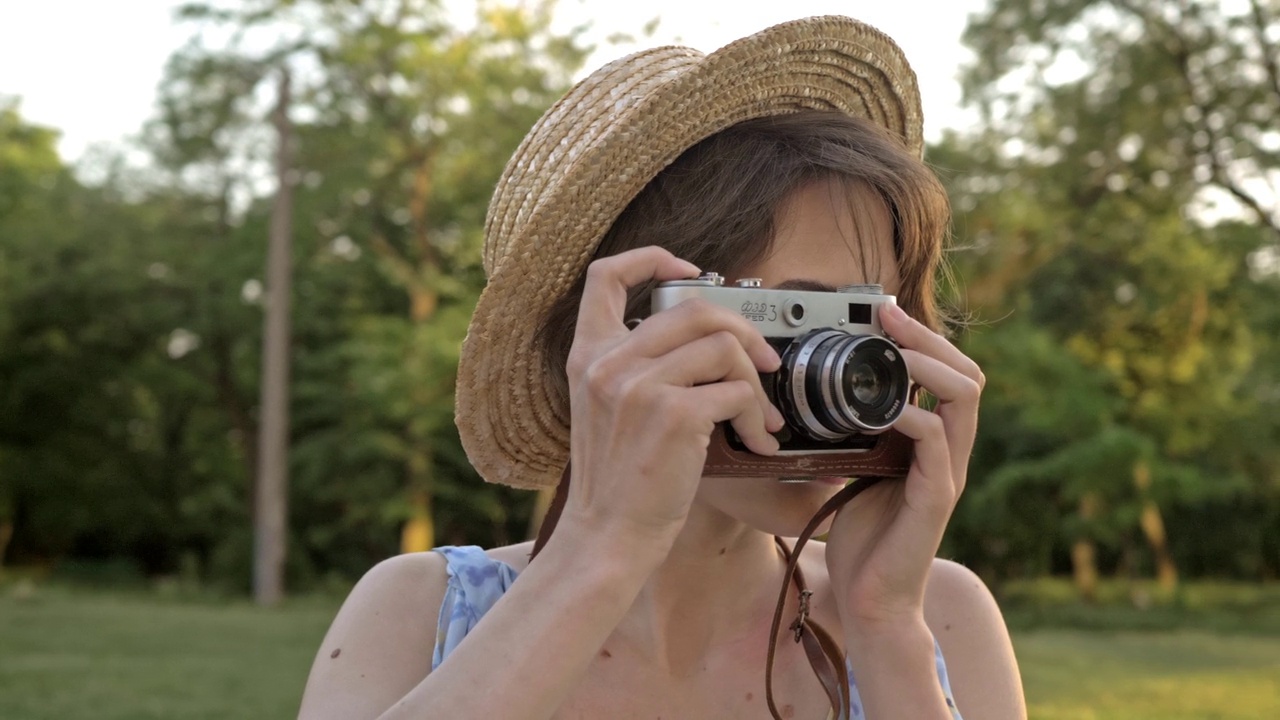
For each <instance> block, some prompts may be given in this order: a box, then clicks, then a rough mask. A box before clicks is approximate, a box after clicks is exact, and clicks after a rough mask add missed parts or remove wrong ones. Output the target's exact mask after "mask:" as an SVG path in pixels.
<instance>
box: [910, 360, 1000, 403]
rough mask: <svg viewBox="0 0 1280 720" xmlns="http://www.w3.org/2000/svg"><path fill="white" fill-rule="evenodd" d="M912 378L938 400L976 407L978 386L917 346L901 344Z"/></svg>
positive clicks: (979, 395) (978, 394) (980, 389)
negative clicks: (915, 347) (909, 346)
mask: <svg viewBox="0 0 1280 720" xmlns="http://www.w3.org/2000/svg"><path fill="white" fill-rule="evenodd" d="M902 358H903V360H905V361H906V363H907V370H908V371H909V372H910V373H911V379H912V381H914V382H916V383H918V384H919V385H920V386H921V387H923V388H924V389H925V390H928V391H929V392H930V393H932V394H933V395H934V397H936V398H938V400H939V401H940V402H942V403H956V404H959V405H962V406H964V407H965V408H973V409H974V410H977V407H978V399H979V397H981V395H982V388H981V387H979V386H978V383H977V382H976V381H975V380H974V379H973V378H971V377H969V376H968V375H965V374H964V373H962V372H960V371H959V370H957V369H956V368H955V367H953V366H951V365H948V364H947V363H945V362H943V361H942V360H939V359H938V358H935V357H932V356H930V355H926V354H925V353H923V352H920V351H919V350H912V349H910V348H905V347H904V348H902Z"/></svg>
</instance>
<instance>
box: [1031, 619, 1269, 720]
mask: <svg viewBox="0 0 1280 720" xmlns="http://www.w3.org/2000/svg"><path fill="white" fill-rule="evenodd" d="M1014 646H1015V649H1016V650H1017V653H1018V662H1019V664H1020V665H1021V666H1022V675H1023V683H1024V686H1025V689H1026V695H1027V706H1028V710H1029V714H1030V717H1031V719H1032V720H1193V719H1194V720H1211V719H1212V720H1227V719H1228V718H1229V719H1231V720H1245V719H1246V718H1247V719H1248V720H1276V718H1280V638H1275V637H1262V638H1250V637H1245V636H1239V635H1231V636H1219V635H1212V634H1208V633H1204V632H1199V631H1194V632H1166V631H1162V632H1119V633H1111V632H1107V633H1100V632H1086V631H1078V630H1034V631H1026V632H1023V633H1017V634H1015V635H1014Z"/></svg>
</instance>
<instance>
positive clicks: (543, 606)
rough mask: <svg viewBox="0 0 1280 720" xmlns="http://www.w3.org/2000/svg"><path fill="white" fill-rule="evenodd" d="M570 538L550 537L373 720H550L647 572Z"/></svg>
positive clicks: (638, 563) (563, 531) (564, 534)
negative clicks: (462, 636) (444, 652)
mask: <svg viewBox="0 0 1280 720" xmlns="http://www.w3.org/2000/svg"><path fill="white" fill-rule="evenodd" d="M572 534H574V530H572V529H570V528H566V527H563V526H562V527H561V528H558V529H557V531H556V534H555V535H553V536H552V538H551V540H550V541H549V542H548V543H547V545H546V547H545V548H543V550H542V552H541V553H540V554H539V555H538V557H537V559H536V560H534V561H533V562H531V563H530V564H529V567H528V568H526V569H525V570H524V571H522V572H521V574H520V577H519V578H518V579H517V580H516V582H515V583H513V584H512V586H511V588H510V589H509V590H508V591H507V593H506V594H505V595H504V596H503V598H502V599H501V600H499V601H498V603H497V604H495V605H494V606H493V608H492V609H491V610H490V611H489V612H488V613H487V614H486V615H485V617H484V619H483V621H482V622H480V623H479V624H478V625H476V627H475V628H474V629H473V630H472V631H471V632H470V633H469V634H468V635H467V637H466V640H465V641H464V642H463V643H462V644H460V645H459V646H458V647H457V648H456V649H455V650H454V651H453V653H451V654H450V655H449V657H448V659H447V660H446V661H445V662H444V663H442V664H441V665H440V666H439V667H438V668H436V669H435V670H434V671H432V672H431V674H430V675H428V676H427V678H426V679H425V680H423V681H422V682H421V683H419V684H418V686H417V687H415V688H414V689H413V690H412V691H411V692H410V693H409V694H408V695H406V696H405V697H404V698H402V699H401V700H400V701H399V702H397V703H396V704H395V705H394V706H392V707H391V708H390V709H389V710H387V712H385V713H384V714H383V715H382V716H381V718H383V719H384V720H398V719H400V718H413V719H414V720H423V719H430V718H449V719H452V718H459V717H502V718H511V719H512V720H521V719H523V718H531V719H532V718H539V719H541V718H547V717H550V716H551V715H552V714H553V713H554V712H555V711H556V709H557V708H558V707H559V706H560V705H561V704H562V702H563V701H564V698H565V697H566V696H567V695H568V694H569V693H570V691H571V690H572V689H573V688H574V687H575V686H576V685H577V684H578V683H579V682H580V681H581V679H582V676H583V674H584V673H585V672H586V670H587V667H588V666H589V664H590V663H591V660H592V658H593V657H595V655H596V654H597V653H598V652H599V649H600V647H601V646H602V645H603V644H604V641H605V640H606V639H607V638H608V636H609V634H610V633H611V632H612V631H613V629H614V628H615V627H616V626H617V624H618V622H619V621H620V620H621V618H622V617H623V615H624V614H625V613H626V611H627V610H628V608H629V607H630V606H631V603H632V602H633V601H634V599H635V597H636V595H637V594H638V593H639V590H640V587H641V586H642V585H643V583H644V581H645V579H646V577H647V576H648V573H649V572H650V571H651V568H650V567H648V563H647V562H646V561H644V560H637V559H636V558H635V557H631V558H630V559H628V558H626V557H624V556H623V554H622V553H621V547H619V550H613V549H610V548H608V547H601V546H600V544H599V543H594V544H593V542H592V539H591V538H582V537H577V538H575V537H570V535H572ZM633 555H634V554H633Z"/></svg>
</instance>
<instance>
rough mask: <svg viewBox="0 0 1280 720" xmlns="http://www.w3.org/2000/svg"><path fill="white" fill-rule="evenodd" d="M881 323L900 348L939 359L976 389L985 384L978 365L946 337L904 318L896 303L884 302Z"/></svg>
mask: <svg viewBox="0 0 1280 720" xmlns="http://www.w3.org/2000/svg"><path fill="white" fill-rule="evenodd" d="M880 322H881V324H882V325H884V329H885V332H887V333H889V335H890V336H892V337H893V339H894V341H895V342H897V343H898V344H899V345H901V346H902V347H904V348H910V349H912V350H917V351H919V352H921V353H924V354H926V355H930V356H932V357H935V358H937V359H939V360H941V361H942V362H944V363H946V364H947V365H950V366H951V367H953V368H955V369H956V370H957V371H959V372H960V373H961V374H963V375H964V376H965V377H968V378H969V379H971V380H973V381H974V382H976V383H978V387H979V388H981V387H982V386H983V385H984V384H985V383H986V379H985V378H984V377H983V375H982V369H981V368H979V367H978V363H976V362H974V361H973V359H972V358H970V357H969V356H968V355H965V354H964V353H963V352H961V351H960V348H958V347H956V346H955V345H952V344H951V342H950V341H948V340H947V339H946V338H944V337H942V336H941V335H939V334H938V333H936V332H934V331H933V330H930V329H929V328H928V327H926V326H925V325H924V324H922V323H920V322H919V321H917V320H916V319H914V318H912V317H911V316H910V315H907V313H906V311H904V310H903V309H902V308H900V307H898V306H897V305H896V304H894V303H884V304H883V305H881V306H880Z"/></svg>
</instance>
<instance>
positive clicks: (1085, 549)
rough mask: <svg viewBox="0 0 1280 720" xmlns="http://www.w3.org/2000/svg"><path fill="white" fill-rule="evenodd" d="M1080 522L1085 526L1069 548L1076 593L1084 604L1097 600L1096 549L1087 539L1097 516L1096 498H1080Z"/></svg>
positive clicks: (1090, 540) (1088, 494) (1091, 540)
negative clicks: (1089, 528) (1089, 527)
mask: <svg viewBox="0 0 1280 720" xmlns="http://www.w3.org/2000/svg"><path fill="white" fill-rule="evenodd" d="M1079 512H1080V520H1081V522H1082V524H1083V525H1085V526H1086V530H1085V532H1084V533H1081V535H1080V537H1079V538H1077V539H1076V541H1075V544H1074V545H1072V546H1071V572H1072V576H1073V578H1074V579H1075V584H1076V592H1077V593H1079V594H1080V598H1081V599H1082V600H1085V601H1086V602H1094V601H1095V600H1097V599H1098V561H1097V548H1096V547H1095V546H1094V543H1093V539H1092V538H1090V537H1088V535H1087V534H1086V533H1087V532H1088V530H1087V526H1088V525H1089V524H1090V523H1091V522H1092V521H1093V519H1094V518H1095V517H1097V515H1098V496H1097V495H1096V494H1094V493H1085V495H1084V497H1082V498H1080V510H1079Z"/></svg>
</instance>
